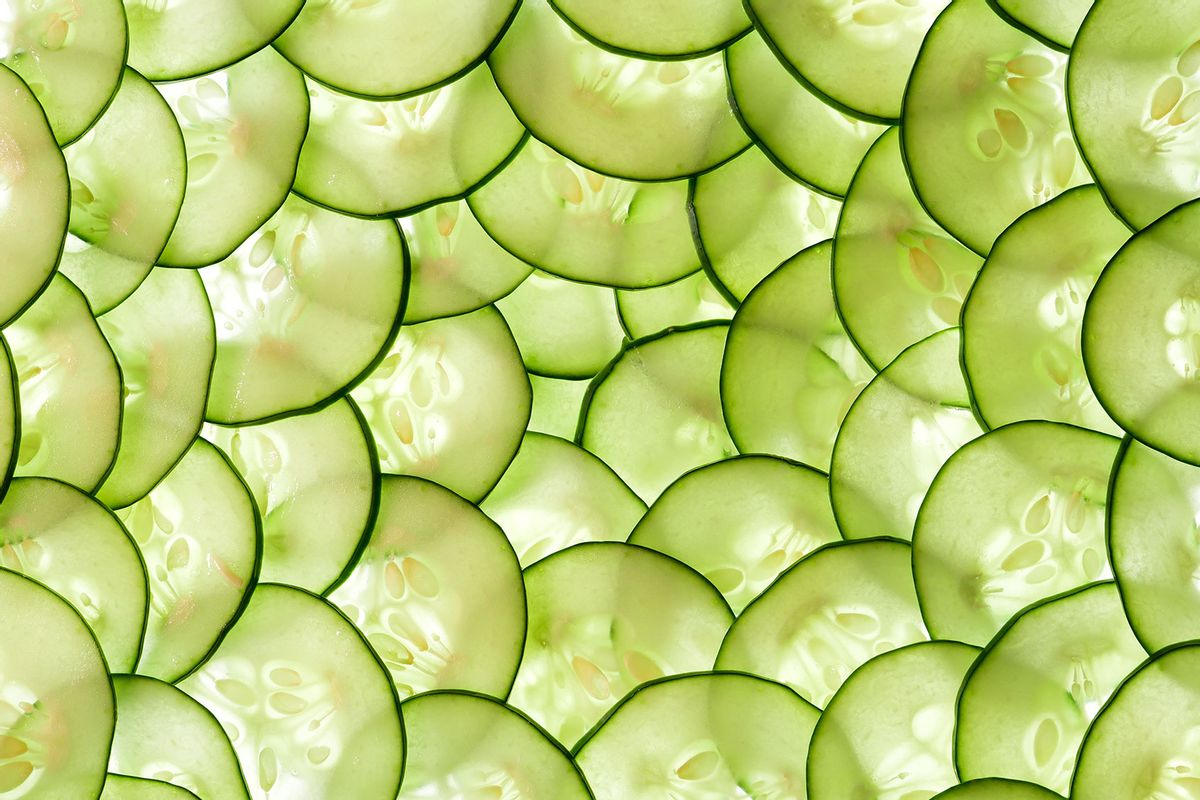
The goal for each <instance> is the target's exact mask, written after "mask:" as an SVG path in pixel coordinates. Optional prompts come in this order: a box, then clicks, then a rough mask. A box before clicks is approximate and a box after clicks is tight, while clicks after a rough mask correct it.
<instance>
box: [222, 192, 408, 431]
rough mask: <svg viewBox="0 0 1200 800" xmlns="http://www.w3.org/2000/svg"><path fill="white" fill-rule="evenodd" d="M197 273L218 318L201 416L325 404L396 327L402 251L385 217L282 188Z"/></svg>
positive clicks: (257, 417)
mask: <svg viewBox="0 0 1200 800" xmlns="http://www.w3.org/2000/svg"><path fill="white" fill-rule="evenodd" d="M200 277H201V278H202V279H203V281H204V288H205V290H206V292H207V294H208V297H209V300H210V301H211V302H212V306H213V315H214V316H215V317H216V325H217V356H216V363H214V364H213V373H212V380H211V382H210V389H209V393H208V406H207V409H206V411H205V417H206V418H207V419H208V420H210V421H212V422H218V423H222V424H235V423H236V424H241V423H247V422H254V421H264V420H269V419H274V418H277V417H281V416H284V415H288V414H295V413H297V412H299V411H302V410H306V409H310V408H313V407H319V406H322V405H324V404H327V403H329V402H330V401H331V399H332V398H335V397H338V396H341V395H342V394H344V393H345V391H346V388H347V387H348V386H350V385H352V384H353V383H355V382H356V381H357V380H359V379H360V378H361V377H362V376H363V375H365V374H366V373H367V372H368V371H370V369H371V368H372V367H373V366H374V365H375V364H376V363H378V361H379V359H380V358H382V357H383V351H384V350H386V349H387V347H388V345H389V344H391V342H392V339H393V338H394V337H395V335H396V331H397V330H399V328H400V318H401V315H402V314H403V312H404V297H405V291H406V286H407V283H408V257H407V253H406V252H405V248H404V240H403V239H402V238H401V236H400V231H399V230H398V229H397V228H396V225H395V224H394V223H392V222H391V221H388V220H378V221H371V220H361V219H355V218H353V217H347V216H346V215H344V214H338V213H335V212H333V211H328V210H326V209H324V208H321V207H320V206H315V205H313V204H312V203H309V202H308V201H306V200H304V199H302V198H300V197H297V196H295V195H290V196H289V197H288V199H287V200H285V201H284V203H283V207H282V208H280V209H279V211H278V212H276V213H275V216H273V217H271V219H270V220H268V221H267V223H266V224H265V225H263V227H261V228H260V229H259V230H258V231H257V232H255V233H254V234H253V235H251V236H250V238H248V239H247V240H246V241H245V242H243V243H242V244H241V246H239V247H238V249H237V250H236V251H234V254H233V255H232V256H230V257H229V258H228V259H226V260H225V261H223V262H221V263H220V264H214V265H213V266H211V267H205V268H204V269H202V270H200ZM333 330H336V331H337V336H336V337H331V336H330V335H329V333H330V331H333Z"/></svg>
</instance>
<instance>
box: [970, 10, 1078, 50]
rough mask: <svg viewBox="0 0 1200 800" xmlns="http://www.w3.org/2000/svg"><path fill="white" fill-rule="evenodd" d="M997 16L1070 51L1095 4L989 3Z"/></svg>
mask: <svg viewBox="0 0 1200 800" xmlns="http://www.w3.org/2000/svg"><path fill="white" fill-rule="evenodd" d="M989 2H991V3H992V5H993V6H995V8H996V10H997V12H998V13H999V14H1000V15H1001V16H1002V17H1004V18H1005V20H1007V21H1009V22H1012V23H1013V24H1015V25H1016V26H1017V27H1018V28H1024V29H1025V30H1027V31H1029V32H1030V33H1031V34H1033V35H1034V36H1036V37H1038V38H1039V39H1041V40H1042V41H1044V42H1045V43H1046V44H1048V45H1050V46H1051V47H1057V48H1059V49H1062V50H1069V49H1070V48H1071V45H1072V44H1073V43H1074V42H1075V35H1076V34H1077V33H1078V32H1079V26H1080V25H1082V24H1083V18H1084V17H1085V16H1087V13H1088V11H1090V10H1091V8H1092V6H1093V5H1094V4H1095V0H989Z"/></svg>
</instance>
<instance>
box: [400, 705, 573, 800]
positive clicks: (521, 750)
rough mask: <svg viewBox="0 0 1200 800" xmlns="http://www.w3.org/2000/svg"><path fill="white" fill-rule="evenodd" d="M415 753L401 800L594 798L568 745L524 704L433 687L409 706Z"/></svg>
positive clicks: (406, 771) (410, 752)
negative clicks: (445, 799) (523, 709)
mask: <svg viewBox="0 0 1200 800" xmlns="http://www.w3.org/2000/svg"><path fill="white" fill-rule="evenodd" d="M401 709H402V710H403V712H404V730H405V732H406V733H407V734H408V753H407V757H406V759H405V762H404V782H403V784H401V786H400V796H399V798H398V800H425V798H430V797H464V798H465V797H480V798H487V797H504V795H505V793H508V794H509V795H510V796H512V797H529V798H542V797H544V798H556V800H591V799H592V793H591V792H590V791H589V790H588V786H587V782H586V781H585V780H584V778H583V775H582V774H580V772H579V768H578V767H576V766H575V763H574V762H573V761H572V760H571V757H570V754H569V753H567V751H566V750H564V749H563V747H562V745H560V744H559V743H558V742H556V741H554V740H553V739H551V738H550V737H549V736H548V735H547V734H546V732H545V731H543V730H542V729H541V728H539V727H538V726H537V724H536V723H534V722H533V721H532V720H530V719H529V718H527V717H526V716H525V715H523V714H521V713H520V712H519V711H517V710H516V709H514V708H512V707H510V706H506V705H505V704H503V703H501V702H500V701H499V700H496V699H495V698H493V697H488V696H487V695H482V694H472V693H468V692H445V691H443V692H430V693H427V694H424V695H421V696H420V697H414V698H412V699H410V700H407V701H405V702H404V704H403V705H402V706H401Z"/></svg>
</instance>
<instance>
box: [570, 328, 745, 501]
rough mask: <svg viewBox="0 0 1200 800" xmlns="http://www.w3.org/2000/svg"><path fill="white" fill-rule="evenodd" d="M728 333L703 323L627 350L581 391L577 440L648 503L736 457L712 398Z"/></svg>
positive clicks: (716, 397) (715, 399)
mask: <svg viewBox="0 0 1200 800" xmlns="http://www.w3.org/2000/svg"><path fill="white" fill-rule="evenodd" d="M728 330H729V326H728V325H726V324H722V323H702V324H700V325H696V326H692V327H688V328H669V329H667V330H666V331H664V332H663V333H662V334H659V335H656V336H652V337H650V338H647V339H639V340H637V341H635V342H632V343H629V344H627V345H626V346H625V348H624V349H623V350H622V351H621V353H620V354H619V355H617V357H616V358H615V359H613V361H612V362H611V363H610V364H609V365H608V366H607V367H605V369H604V371H602V372H601V373H600V374H598V375H597V376H596V377H595V379H593V381H592V383H591V385H590V386H589V387H588V394H587V397H586V398H585V399H584V408H583V410H582V412H581V413H580V417H579V433H578V435H577V436H576V441H578V442H579V443H580V444H581V445H583V446H584V447H585V448H587V449H588V450H590V451H592V452H593V453H595V454H596V455H597V456H599V457H600V458H602V459H603V460H604V461H605V462H606V463H608V465H609V466H611V467H612V468H613V469H614V470H616V473H617V474H618V475H619V476H621V479H622V480H624V481H625V483H626V484H628V485H629V488H631V489H633V491H635V492H637V494H638V496H639V497H641V498H642V499H643V500H645V501H647V502H650V501H653V500H654V498H656V497H658V495H659V494H661V493H662V490H663V489H665V488H666V487H667V485H668V484H669V483H671V482H672V481H673V480H675V479H676V478H678V477H679V476H680V475H682V474H683V473H685V472H687V471H688V470H689V469H692V468H693V467H698V466H701V465H702V464H709V463H712V462H713V461H719V460H720V459H722V458H727V457H729V456H731V455H733V454H734V452H735V450H734V447H733V442H732V441H730V439H729V434H728V433H727V432H726V430H725V420H724V419H723V418H722V415H721V398H720V395H719V394H718V376H719V374H720V369H721V353H722V350H723V349H724V347H725V336H726V333H727V332H728Z"/></svg>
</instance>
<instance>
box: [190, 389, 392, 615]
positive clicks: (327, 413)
mask: <svg viewBox="0 0 1200 800" xmlns="http://www.w3.org/2000/svg"><path fill="white" fill-rule="evenodd" d="M204 437H205V438H206V439H207V440H208V441H210V442H212V443H213V444H215V445H216V446H217V447H219V448H221V450H222V451H223V452H224V453H225V455H227V456H228V457H229V460H230V462H231V463H232V464H233V466H234V468H235V469H236V470H237V471H238V474H240V475H241V476H242V479H243V480H245V481H246V485H247V487H248V488H249V489H250V492H251V494H252V495H253V497H254V504H255V506H256V507H257V508H258V514H259V516H260V517H261V518H262V526H263V554H262V570H261V575H260V578H261V579H262V580H264V581H274V582H278V583H287V584H290V585H292V586H298V587H300V588H302V589H308V590H309V591H310V592H316V593H318V594H325V593H326V592H328V591H329V589H330V587H331V586H334V585H336V584H337V582H338V581H339V580H341V579H342V578H343V577H344V576H345V574H346V570H347V569H349V568H350V566H351V565H353V564H354V562H355V561H356V560H357V558H358V554H359V552H360V551H361V549H362V547H363V546H364V545H365V541H366V537H367V534H368V532H369V530H370V528H371V525H372V524H373V520H374V519H375V513H376V511H377V506H378V503H379V494H378V493H379V487H378V481H379V477H378V475H379V466H378V462H377V461H376V459H375V446H374V445H375V443H374V440H373V439H372V437H371V431H370V429H369V428H368V427H367V423H366V420H364V419H363V417H362V414H361V412H359V410H358V407H357V406H355V405H354V401H353V400H351V399H349V398H344V399H342V400H339V401H337V402H336V403H334V404H333V405H331V406H329V407H328V408H325V409H322V410H321V411H315V412H312V413H309V414H301V415H299V416H295V417H288V418H287V419H281V420H278V421H276V422H268V423H265V424H263V425H249V426H245V427H240V428H221V427H217V426H215V425H208V426H206V427H205V429H204Z"/></svg>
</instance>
